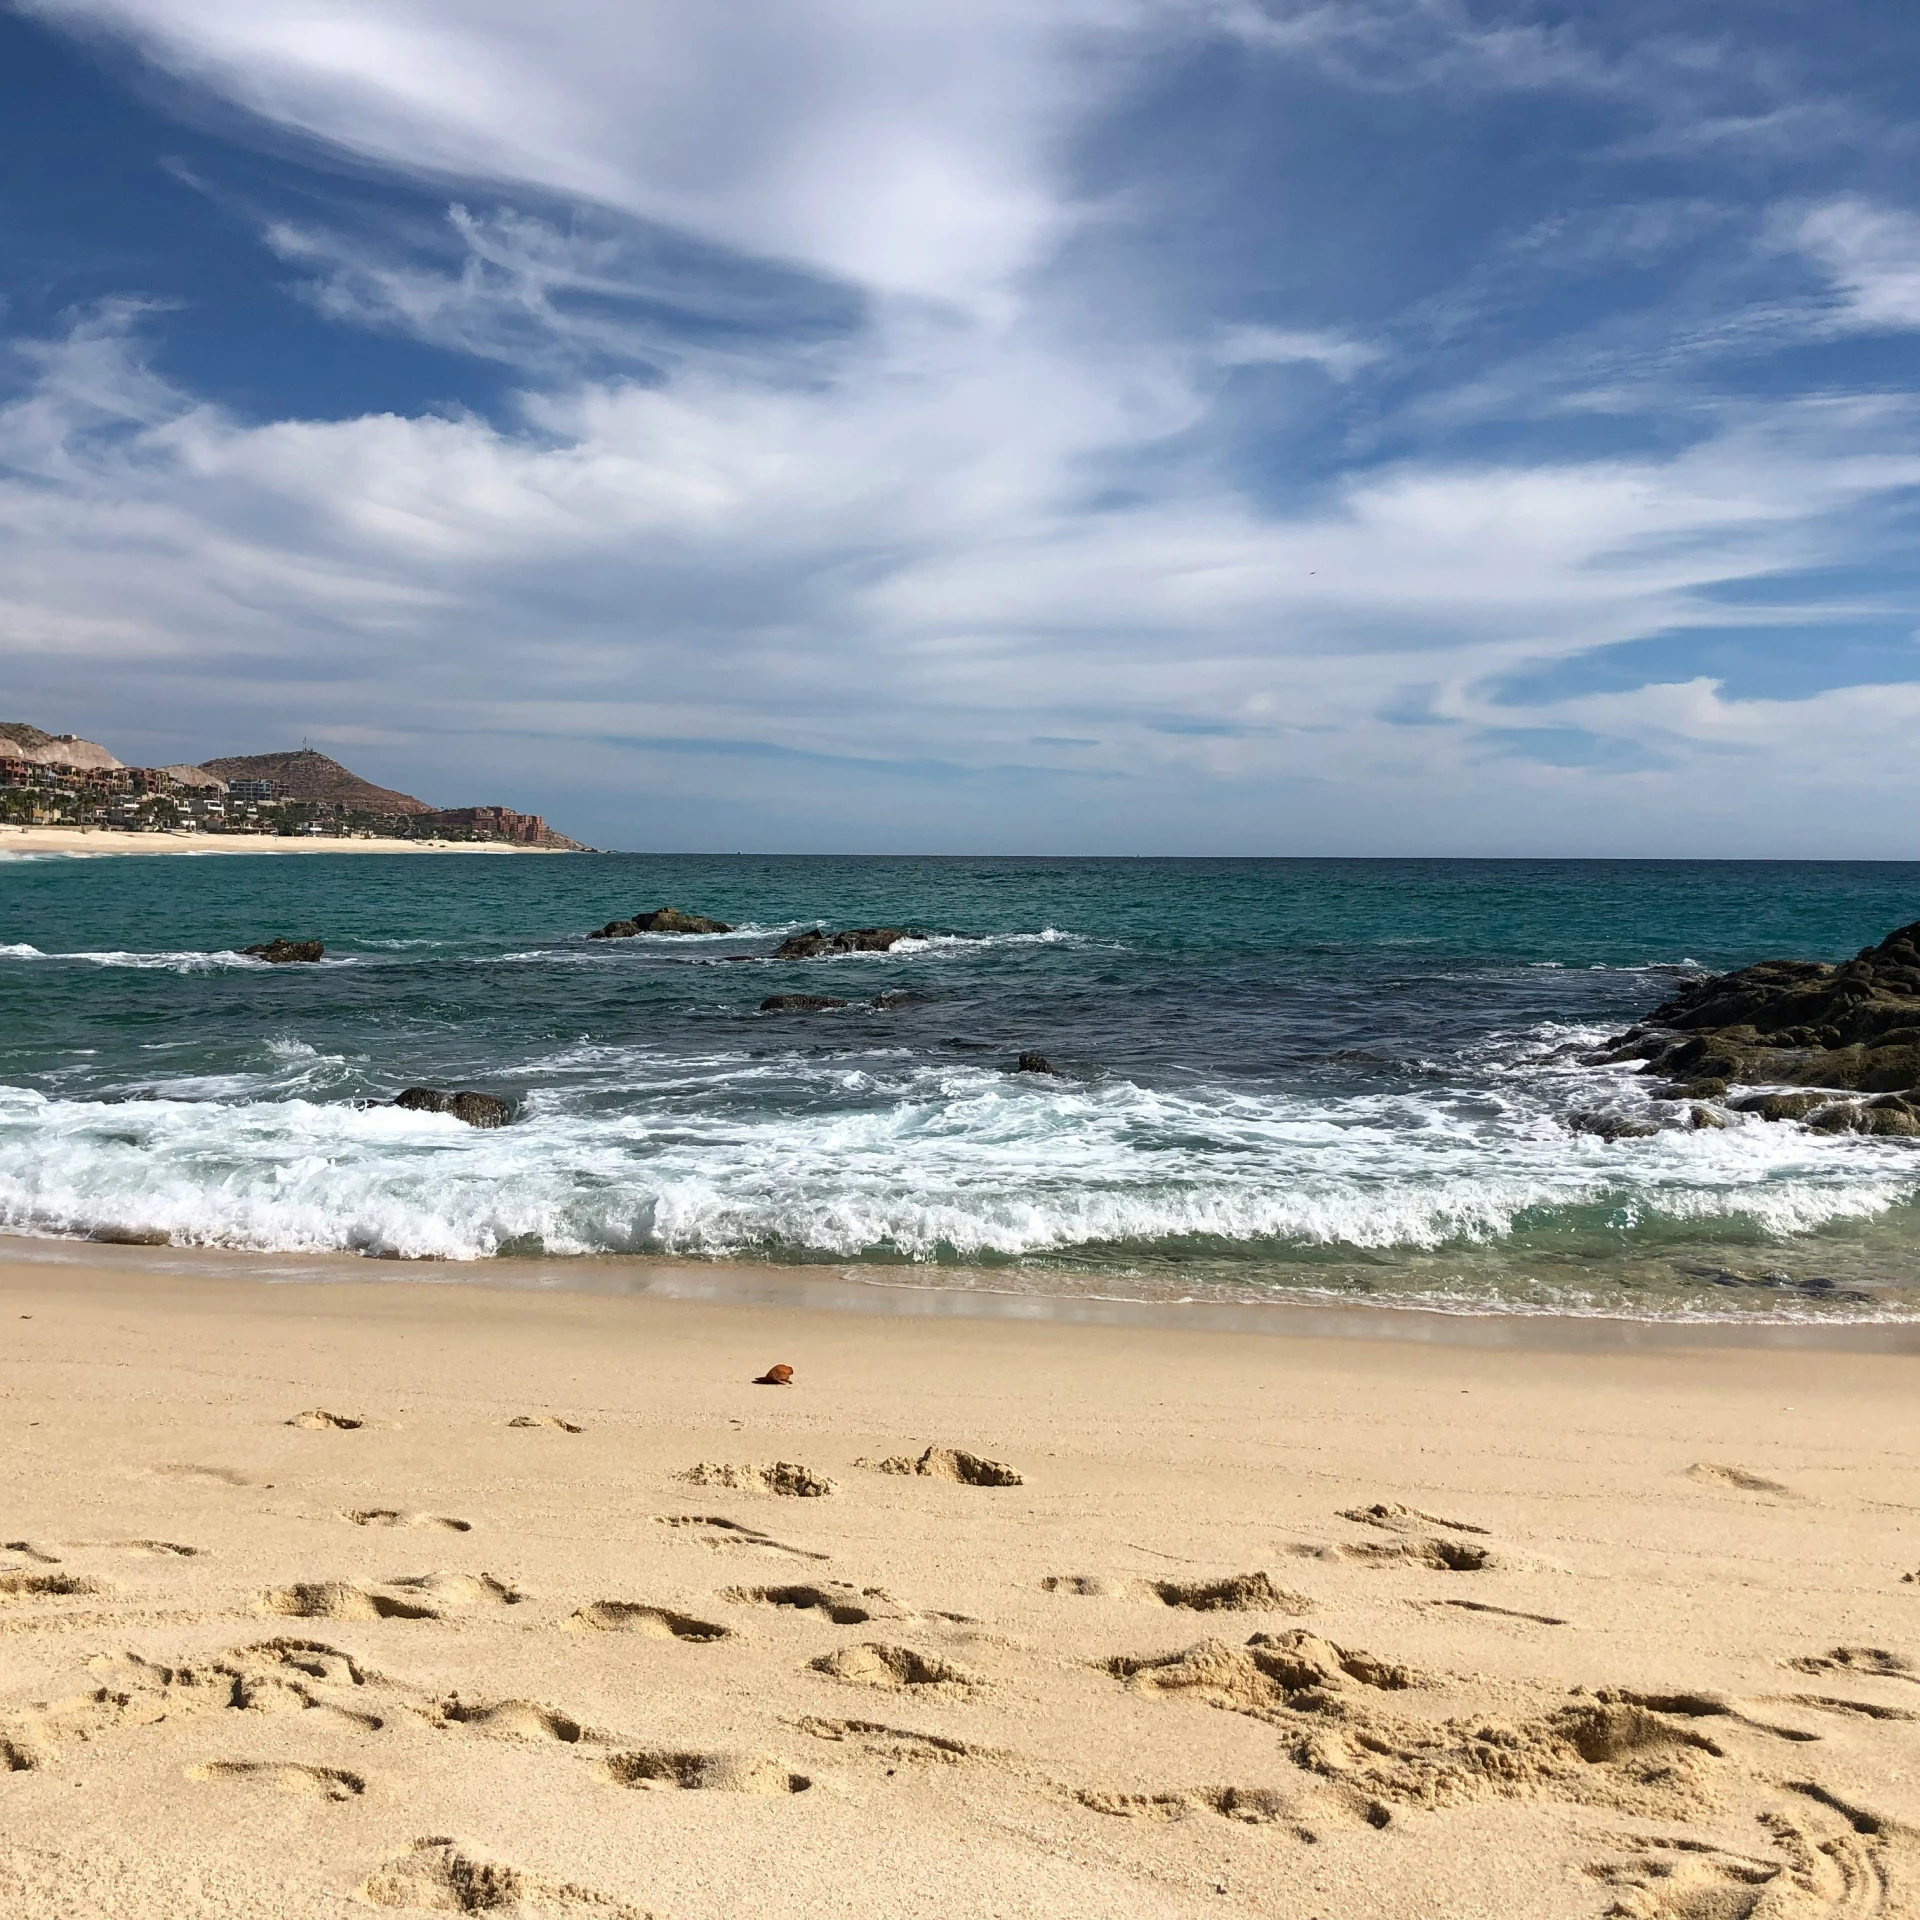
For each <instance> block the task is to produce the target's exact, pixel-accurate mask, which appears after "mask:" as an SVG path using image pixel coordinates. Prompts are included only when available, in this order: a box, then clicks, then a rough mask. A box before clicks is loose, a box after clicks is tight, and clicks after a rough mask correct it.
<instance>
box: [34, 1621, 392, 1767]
mask: <svg viewBox="0 0 1920 1920" xmlns="http://www.w3.org/2000/svg"><path fill="white" fill-rule="evenodd" d="M86 1670H87V1673H88V1674H89V1675H90V1676H91V1678H92V1680H93V1681H94V1685H93V1686H91V1687H90V1688H89V1689H88V1690H87V1691H86V1692H84V1693H79V1694H75V1695H73V1696H71V1697H69V1698H67V1699H63V1700H53V1701H45V1702H41V1703H39V1704H37V1705H34V1706H31V1707H27V1708H25V1709H22V1710H20V1711H19V1712H17V1713H15V1714H13V1715H12V1716H10V1718H9V1721H8V1724H7V1725H6V1726H5V1727H4V1728H0V1732H4V1734H5V1735H6V1736H7V1738H8V1739H9V1740H10V1741H11V1742H12V1744H13V1745H14V1746H15V1747H16V1748H17V1749H21V1750H24V1751H25V1752H26V1753H27V1754H28V1755H32V1754H34V1753H36V1752H37V1751H38V1750H39V1749H40V1748H42V1747H44V1746H58V1745H62V1744H64V1743H66V1742H69V1741H93V1740H99V1739H102V1738H104V1737H105V1736H107V1735H109V1734H112V1733H115V1732H120V1731H126V1730H131V1729H134V1728H138V1727H146V1726H152V1725H153V1724H155V1723H156V1722H158V1721H162V1720H168V1721H172V1720H179V1719H182V1718H186V1717H190V1716H193V1715H197V1714H207V1713H219V1712H241V1713H256V1714H257V1713H278V1714H287V1713H308V1712H320V1713H324V1714H330V1715H333V1716H335V1717H337V1718H339V1719H341V1720H344V1721H346V1722H347V1723H348V1724H350V1725H352V1726H354V1727H356V1728H358V1729H360V1730H361V1731H363V1732H374V1731H376V1730H378V1729H379V1728H380V1727H382V1726H383V1725H384V1724H385V1721H386V1716H385V1715H384V1714H383V1713H378V1712H373V1711H370V1710H369V1709H368V1708H367V1706H366V1704H365V1703H366V1701H367V1699H368V1697H369V1696H370V1695H375V1696H377V1695H378V1694H380V1693H381V1692H382V1691H388V1692H391V1691H395V1689H394V1688H393V1687H392V1684H391V1683H390V1682H386V1681H383V1680H382V1679H381V1678H380V1676H379V1675H377V1674H374V1673H371V1672H369V1671H368V1670H367V1669H366V1668H364V1667H361V1666H359V1665H358V1664H357V1663H356V1662H355V1661H354V1660H353V1659H352V1658H351V1657H349V1656H348V1655H346V1654H344V1653H341V1652H340V1651H339V1650H338V1649H337V1648H333V1647H328V1646H324V1645H322V1644H320V1643H319V1642H317V1641H311V1640H269V1641H265V1642H263V1643H261V1644H259V1645H255V1646H249V1647H234V1648H230V1649H229V1650H228V1651H227V1652H225V1653H220V1654H213V1655H209V1656H208V1657H206V1658H204V1659H198V1660H194V1661H190V1662H182V1663H180V1664H177V1665H168V1664H166V1663H164V1662H160V1661H155V1660H149V1659H147V1658H145V1657H144V1656H143V1655H141V1654H138V1653H132V1652H123V1653H117V1654H96V1655H94V1656H93V1657H92V1658H91V1659H90V1660H88V1661H87V1662H86Z"/></svg>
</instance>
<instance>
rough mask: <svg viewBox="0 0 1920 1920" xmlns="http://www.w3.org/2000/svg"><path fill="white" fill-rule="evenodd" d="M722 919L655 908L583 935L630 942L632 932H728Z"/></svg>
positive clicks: (609, 923)
mask: <svg viewBox="0 0 1920 1920" xmlns="http://www.w3.org/2000/svg"><path fill="white" fill-rule="evenodd" d="M732 931H733V928H732V926H731V924H730V923H729V922H727V921H725V920H709V919H708V918H707V917H706V915H705V914H703V913H682V912H681V911H680V909H679V908H678V907H656V908H655V909H654V910H653V911H652V912H651V913H636V914H635V915H634V916H633V918H632V919H631V920H609V921H608V922H607V924H606V925H605V926H604V927H600V928H598V929H596V930H595V931H594V932H592V933H590V934H588V935H587V938H588V939H589V940H631V939H632V938H633V936H634V935H635V934H636V933H731V932H732Z"/></svg>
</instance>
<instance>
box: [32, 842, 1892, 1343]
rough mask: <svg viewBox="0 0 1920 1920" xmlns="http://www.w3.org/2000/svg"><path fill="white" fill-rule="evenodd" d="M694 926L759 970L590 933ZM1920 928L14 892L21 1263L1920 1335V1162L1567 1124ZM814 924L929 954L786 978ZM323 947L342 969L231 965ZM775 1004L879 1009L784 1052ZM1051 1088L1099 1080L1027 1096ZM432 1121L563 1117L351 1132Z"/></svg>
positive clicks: (1468, 877) (1244, 893)
mask: <svg viewBox="0 0 1920 1920" xmlns="http://www.w3.org/2000/svg"><path fill="white" fill-rule="evenodd" d="M668 903H672V904H675V905H678V906H681V907H684V908H688V909H690V910H693V911H699V912H704V913H709V914H713V915H717V916H719V917H721V918H724V919H729V920H734V921H737V922H739V923H740V927H741V930H740V932H739V933H737V934H735V935H731V936H715V937H711V938H704V939H674V938H649V937H642V938H640V939H636V940H626V941H617V942H590V941H588V940H586V939H585V937H584V935H585V933H586V931H587V929H588V928H590V927H592V926H596V925H598V924H600V923H601V922H602V921H604V920H607V919H609V918H612V917H614V916H616V915H625V914H628V913H631V912H633V911H635V910H639V909H644V908H647V907H650V906H658V905H664V904H668ZM1916 917H1920V866H1916V865H1880V864H1814V863H1679V862H1675V863H1662V862H1621V863H1607V862H1522V861H1499V862H1448V861H1157V860H1156V861H1041V860H1030V859H1020V860H989V859H971V860H888V859H860V860H852V859H833V860H825V859H823V860H804V859H763V858H752V857H736V858H711V859H653V858H642V857H633V856H617V855H606V856H585V857H580V858H571V859H538V860H536V859H481V858H475V859H471V860H461V859H454V858H441V859H426V858H417V857H407V856H393V857H383V856H374V855H342V856H338V857H329V856H326V855H306V856H303V857H301V858H299V859H276V858H273V857H271V856H265V857H259V858H251V859H249V858H239V857H232V856H225V857H206V858H200V859H195V858H191V857H179V856H173V857H159V858H153V859H139V858H132V859H111V860H107V859H102V860H76V859H57V858H50V859H35V860H12V861H4V862H0V1224H5V1225H8V1226H11V1227H13V1228H14V1229H16V1230H24V1231H32V1232H51V1233H87V1232H93V1231H101V1230H105V1231H109V1232H113V1233H120V1234H127V1233H134V1234H139V1233H153V1234H158V1233H166V1234H168V1235H170V1236H171V1237H172V1238H173V1239H174V1240H175V1242H176V1243H181V1244H204V1245H225V1246H235V1247H248V1248H258V1249H286V1250H296V1251H308V1250H320V1249H347V1250H358V1251H363V1252H367V1253H373V1254H385V1255H397V1256H402V1257H414V1258H419V1257H428V1258H439V1259H455V1260H470V1259H481V1258H486V1257H490V1256H495V1255H501V1254H507V1255H520V1256H527V1255H540V1254H545V1255H548V1256H552V1255H566V1254H609V1253H611V1254H634V1255H648V1254H673V1255H678V1256H706V1257H713V1258H727V1259H740V1258H747V1259H764V1260H771V1261H779V1262H783V1263H790V1262H801V1263H807V1262H815V1263H840V1264H848V1263H859V1264H861V1265H865V1266H875V1265H878V1266H886V1267H890V1268H892V1269H894V1270H895V1274H894V1277H896V1278H898V1279H901V1280H906V1281H912V1280H914V1279H916V1278H920V1279H924V1280H925V1281H927V1282H930V1283H933V1284H940V1285H952V1284H963V1285H971V1284H980V1285H991V1286H993V1287H995V1288H1012V1289H1016V1290H1017V1289H1022V1288H1030V1289H1034V1290H1037V1291H1045V1292H1062V1291H1064V1292H1097V1293H1101V1294H1121V1295H1125V1294H1133V1295H1137V1296H1141V1297H1148V1298H1153V1297H1180V1296H1182V1295H1188V1294H1201V1293H1204V1294H1206V1295H1209V1296H1223V1295H1224V1296H1231V1297H1238V1298H1247V1299H1259V1298H1270V1297H1273V1296H1274V1295H1276V1294H1284V1295H1287V1296H1292V1297H1302V1296H1304V1297H1319V1298H1369V1299H1374V1300H1379V1301H1382V1302H1392V1303H1396V1304H1406V1305H1413V1304H1426V1305H1439V1306H1448V1307H1454V1308H1458V1309H1473V1310H1485V1309H1488V1308H1505V1309H1508V1310H1512V1311H1535V1312H1538V1311H1547V1312H1559V1313H1566V1312H1587V1313H1622V1312H1624V1313H1629V1314H1640V1315H1658V1316H1666V1315H1686V1316H1700V1315H1764V1316H1784V1317H1796V1316H1797V1317H1822V1318H1828V1317H1847V1318H1920V1260H1917V1259H1916V1246H1920V1150H1916V1148H1915V1147H1914V1146H1912V1145H1911V1144H1909V1143H1905V1142H1899V1141H1878V1140H1862V1139H1854V1138H1850V1137H1845V1136H1842V1137H1838V1138H1834V1137H1828V1136H1822V1135H1815V1134H1811V1133H1808V1132H1806V1131H1805V1130H1804V1129H1801V1128H1798V1127H1793V1126H1787V1125H1779V1124H1773V1125H1769V1124H1766V1123H1763V1122H1759V1121H1745V1122H1740V1123H1737V1124H1736V1125H1734V1126H1732V1127H1730V1128H1728V1129H1727V1130H1725V1131H1719V1132H1716V1131H1705V1132H1698V1133H1693V1132H1677V1131H1669V1132H1663V1133H1661V1134H1659V1135H1657V1136H1656V1137H1654V1138H1652V1139H1645V1140H1619V1141H1614V1142H1608V1141H1604V1140H1601V1139H1599V1138H1597V1137H1595V1136H1593V1135H1590V1134H1576V1133H1574V1132H1571V1131H1570V1130H1569V1129H1568V1127H1567V1125H1566V1120H1567V1117H1568V1116H1569V1115H1571V1114H1572V1113H1574V1112H1576V1111H1579V1110H1582V1109H1586V1110H1591V1109H1594V1108H1596V1107H1614V1108H1625V1109H1632V1108H1637V1107H1640V1106H1643V1105H1644V1104H1645V1103H1646V1101H1647V1098H1648V1095H1647V1083H1646V1082H1644V1081H1641V1080H1638V1079H1637V1078H1636V1077H1635V1076H1634V1075H1633V1074H1632V1073H1631V1071H1630V1070H1627V1069H1618V1068H1615V1069H1593V1068H1587V1067H1582V1066H1581V1065H1580V1064H1579V1063H1578V1060H1577V1057H1576V1055H1577V1053H1578V1051H1579V1050H1580V1049H1582V1048H1583V1047H1586V1046H1590V1045H1591V1044H1592V1043H1593V1042H1594V1041H1595V1040H1597V1039H1599V1038H1600V1037H1602V1036H1603V1035H1605V1034H1606V1033H1609V1032H1611V1031H1614V1030H1616V1029H1617V1028H1619V1027H1620V1026H1623V1025H1625V1024H1627V1023H1628V1022H1630V1021H1631V1020H1632V1019H1634V1018H1635V1017H1636V1016H1637V1015H1639V1014H1641V1013H1643V1012H1645V1011H1646V1010H1647V1009H1648V1008H1649V1007H1650V1006H1651V1005H1652V1004H1653V1003H1654V1002H1655V1001H1656V1000H1657V999H1659V998H1660V997H1661V995H1662V994H1663V993H1664V992H1665V991H1667V989H1668V987H1669V984H1670V982H1671V980H1672V979H1673V978H1674V977H1675V976H1676V974H1677V973H1678V972H1680V971H1682V970H1685V969H1688V968H1692V967H1695V966H1710V967H1720V966H1728V965H1736V964H1740V963H1743V962H1745V961H1748V960H1751V959H1755V958H1758V957H1761V956H1762V955H1764V954H1769V953H1793V954H1802V955H1809V956H1819V957H1828V958H1837V957H1841V956H1843V955H1845V954H1848V953H1851V952H1853V951H1854V950H1856V949H1857V948H1859V947H1861V946H1863V945H1865V944H1867V943H1869V942H1870V941H1873V940H1876V939H1878V938H1879V937H1880V936H1881V935H1882V934H1883V933H1885V932H1886V931H1887V930H1888V929H1890V928H1891V927H1893V926H1895V925H1898V924H1901V923H1903V922H1905V921H1908V920H1912V919H1914V918H1916ZM816 921H825V922H826V923H828V924H830V925H835V926H843V925H872V924H887V925H909V926H913V927H916V928H920V929H924V930H926V932H927V934H928V936H929V937H928V938H926V939H924V940H919V941H916V942H914V943H912V945H911V946H909V947H907V948H905V949H897V950H896V951H894V952H893V953H890V954H885V955H861V956H850V957H847V958H844V959H837V960H826V961H813V962H804V963H775V962H771V961H769V960H768V959H766V957H765V956H766V954H767V952H768V950H769V949H770V948H771V947H772V946H773V945H774V944H775V942H776V940H777V939H778V937H779V936H780V935H781V934H783V933H785V932H787V931H791V930H793V929H794V928H796V927H799V926H804V925H811V924H814V923H815V922H816ZM277 933H285V934H288V935H294V936H306V935H310V934H316V933H317V934H320V935H322V936H323V937H324V938H325V939H326V941H327V946H328V958H327V960H326V961H325V962H323V963H322V964H321V965H320V966H318V967H279V968H274V967H267V966H265V965H263V964H261V963H258V962H254V961H248V960H245V959H243V958H242V957H240V956H239V955H238V954H237V952H236V951H235V949H236V948H238V947H239V946H241V945H244V944H247V943H249V942H252V941H256V940H262V939H266V938H268V937H271V936H272V935H274V934H277ZM775 992H813V993H822V994H832V995H836V996H839V997H843V998H846V999H848V1000H851V1001H853V1002H855V1004H854V1005H852V1006H850V1007H848V1008H846V1009H843V1010H838V1011H831V1012H818V1013H810V1014H763V1013H760V1012H759V1011H758V1007H759V1004H760V1001H761V1000H762V999H763V998H764V997H765V996H766V995H768V994H770V993H775ZM876 1002H880V1003H881V1004H875V1003H876ZM1026 1048H1037V1049H1039V1050H1041V1051H1043V1052H1045V1053H1046V1054H1047V1056H1048V1057H1049V1058H1050V1059H1051V1060H1052V1062H1053V1063H1054V1065H1055V1066H1056V1067H1058V1068H1060V1069H1062V1070H1063V1071H1062V1073H1061V1075H1060V1076H1059V1077H1047V1076H1038V1075H1032V1074H1016V1073H1012V1072H1010V1071H1009V1068H1010V1067H1011V1065H1012V1063H1013V1060H1014V1058H1015V1056H1016V1055H1017V1054H1018V1053H1019V1052H1020V1051H1021V1050H1022V1049H1026ZM416 1082H425V1083H428V1084H436V1085H447V1086H478V1087H483V1088H487V1089H489V1090H492V1091H495V1092H499V1093H503V1094H507V1095H510V1096H511V1097H513V1098H514V1099H515V1100H517V1101H518V1102H520V1103H521V1106H522V1117H521V1118H520V1119H519V1120H518V1121H517V1122H516V1124H515V1125H513V1126H512V1127H510V1128H507V1129H503V1130H501V1131H499V1132H492V1133H480V1132H474V1131H472V1130H470V1129H467V1128H465V1127H462V1126H461V1125H459V1123H457V1122H455V1121H452V1120H449V1119H444V1118H441V1117H439V1116H433V1115H420V1114H410V1113H403V1112H399V1111H396V1110H393V1109H369V1108H367V1107H365V1106H362V1105H359V1104H356V1103H358V1102H361V1101H364V1100H366V1099H369V1098H372V1099H385V1098H390V1097H391V1096H392V1094H393V1093H394V1092H395V1091H397V1090H398V1089H399V1088H400V1087H402V1086H405V1085H408V1084H411V1083H416Z"/></svg>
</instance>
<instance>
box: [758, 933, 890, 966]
mask: <svg viewBox="0 0 1920 1920" xmlns="http://www.w3.org/2000/svg"><path fill="white" fill-rule="evenodd" d="M909 938H911V935H910V934H909V933H908V931H907V929H906V928H905V927H849V928H847V929H846V930H845V931H844V932H841V933H823V932H821V931H820V930H819V929H818V928H815V929H814V930H813V931H812V932H811V933H796V934H793V935H791V936H790V937H789V938H787V939H785V940H782V941H781V942H780V944H779V945H778V946H777V947H775V948H774V950H773V954H772V957H773V958H774V959H775V960H819V959H821V958H823V957H826V956H828V955H831V954H836V953H886V952H888V951H890V950H891V949H892V948H893V947H894V946H895V945H896V944H897V943H898V942H900V941H902V940H906V939H909Z"/></svg>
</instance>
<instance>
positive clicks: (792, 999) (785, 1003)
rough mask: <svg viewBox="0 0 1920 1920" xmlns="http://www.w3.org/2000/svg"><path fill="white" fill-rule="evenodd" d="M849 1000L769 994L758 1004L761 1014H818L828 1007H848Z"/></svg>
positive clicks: (814, 994)
mask: <svg viewBox="0 0 1920 1920" xmlns="http://www.w3.org/2000/svg"><path fill="white" fill-rule="evenodd" d="M852 1005H853V1002H852V1001H851V1000H836V999H835V998H834V997H833V995H832V994H830V993H770V994H768V995H767V997H766V998H765V999H764V1000H762V1001H761V1002H760V1011H761V1012H762V1013H819V1012H821V1011H823V1010H824V1009H825V1008H828V1007H850V1006H852Z"/></svg>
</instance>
